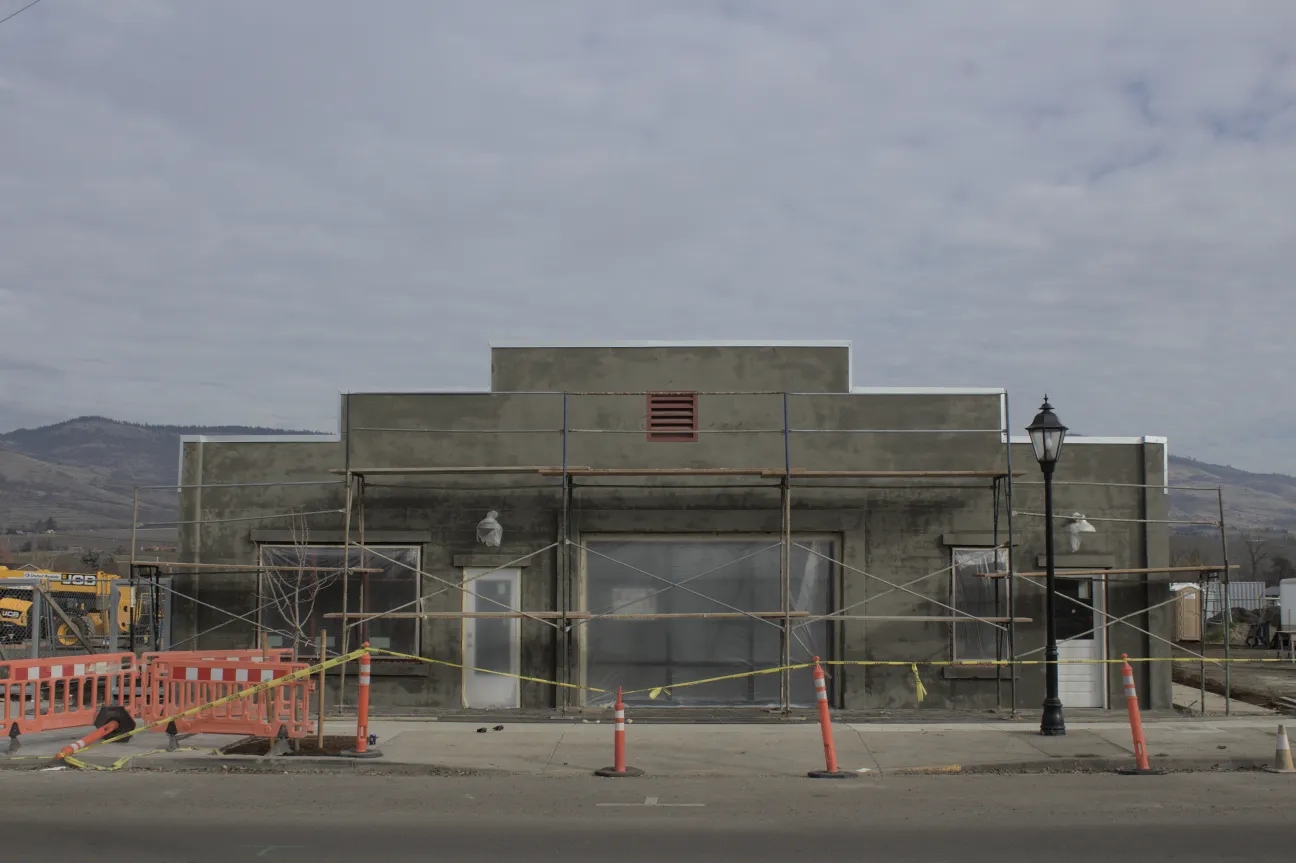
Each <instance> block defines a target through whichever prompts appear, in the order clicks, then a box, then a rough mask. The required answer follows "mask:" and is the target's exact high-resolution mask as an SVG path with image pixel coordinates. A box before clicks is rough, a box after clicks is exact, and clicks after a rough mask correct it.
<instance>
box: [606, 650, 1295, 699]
mask: <svg viewBox="0 0 1296 863" xmlns="http://www.w3.org/2000/svg"><path fill="white" fill-rule="evenodd" d="M1126 661H1128V662H1131V663H1136V662H1189V663H1193V664H1196V663H1198V662H1201V661H1202V660H1201V659H1198V658H1197V657H1177V656H1149V657H1142V658H1135V657H1131V658H1130V659H1129V660H1125V659H1059V660H1058V661H1057V664H1058V665H1112V664H1116V663H1124V662H1126ZM1205 661H1206V662H1217V663H1224V662H1239V663H1241V662H1286V663H1290V662H1291V660H1290V659H1259V658H1256V659H1251V658H1236V659H1232V658H1231V659H1210V658H1207V659H1206V660H1205ZM819 664H820V665H821V666H831V665H838V666H846V665H849V666H859V667H870V666H872V667H883V668H885V667H894V668H904V667H906V666H907V667H908V668H909V670H910V671H911V672H912V673H913V676H914V693H915V695H917V697H918V700H919V701H922V700H924V699H925V698H926V697H927V695H928V690H927V687H926V686H925V685H924V684H923V682H922V677H921V675H920V674H919V672H918V667H919V666H927V667H930V668H942V667H955V668H991V667H996V666H1009V665H1048V664H1050V663H1049V662H1048V661H1047V660H1043V659H1020V660H1017V661H1016V662H1013V661H1011V660H1007V659H975V660H973V659H953V660H939V659H931V660H919V661H917V662H915V661H913V660H908V659H821V660H820V661H819ZM813 665H814V663H812V662H802V663H798V664H796V665H777V666H773V667H771V668H758V669H756V670H755V671H740V672H738V673H736V674H725V675H722V676H720V677H706V678H703V679H701V680H687V681H684V682H683V683H671V684H669V685H666V686H654V687H649V688H645V689H630V690H626V691H625V692H623V693H622V695H642V694H644V693H647V695H648V698H649V699H650V700H656V699H657V698H659V697H661V696H662V695H663V694H665V695H670V694H671V692H672V691H674V690H676V689H683V688H685V687H688V686H702V685H703V684H707V683H718V682H719V681H722V680H739V679H741V678H744V677H755V676H757V675H762V674H778V673H780V672H783V671H797V670H799V669H802V668H810V667H812V666H813ZM600 691H601V690H600Z"/></svg>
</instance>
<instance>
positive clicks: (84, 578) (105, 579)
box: [0, 566, 148, 647]
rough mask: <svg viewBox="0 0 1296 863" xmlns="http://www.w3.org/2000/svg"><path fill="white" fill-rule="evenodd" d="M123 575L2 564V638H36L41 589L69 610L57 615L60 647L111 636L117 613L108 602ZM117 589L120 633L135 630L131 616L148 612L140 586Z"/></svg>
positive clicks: (13, 640) (9, 640)
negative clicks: (35, 616) (34, 595)
mask: <svg viewBox="0 0 1296 863" xmlns="http://www.w3.org/2000/svg"><path fill="white" fill-rule="evenodd" d="M120 579H121V576H119V575H115V574H113V573H111V572H54V571H53V570H48V569H9V568H7V567H3V566H0V643H5V642H7V643H10V644H12V643H16V642H23V641H27V640H28V639H30V638H31V613H32V608H33V606H34V605H35V603H34V601H33V599H32V593H33V592H34V591H35V590H37V589H38V588H39V589H40V590H42V591H44V593H45V595H46V596H48V597H49V598H50V599H51V600H52V601H53V602H54V603H55V604H56V605H57V606H58V607H59V610H61V611H62V612H63V613H62V614H57V615H56V620H57V626H56V628H55V634H54V637H55V639H56V640H57V641H58V644H59V646H60V647H75V646H76V645H77V644H78V643H79V642H80V641H81V639H82V638H85V639H91V638H99V639H103V638H107V637H108V627H109V625H110V621H111V617H112V614H111V609H110V608H109V606H108V603H109V602H110V601H111V600H110V598H111V597H112V596H113V593H114V591H113V587H114V585H115V584H116V582H117V581H118V580H120ZM116 594H117V635H118V636H121V635H129V634H130V626H131V620H132V619H134V620H136V621H141V620H143V619H144V618H145V616H146V615H147V614H148V611H147V610H146V609H145V608H144V607H143V604H142V603H141V602H140V597H139V595H138V592H137V591H136V589H135V588H133V587H129V586H125V585H123V586H122V587H121V589H120V590H118V591H116ZM132 609H134V614H133V615H132V613H131V610H132ZM73 627H75V630H74V629H73ZM78 635H79V636H80V637H78ZM112 646H113V647H116V644H113V645H112Z"/></svg>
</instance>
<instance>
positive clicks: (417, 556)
mask: <svg viewBox="0 0 1296 863" xmlns="http://www.w3.org/2000/svg"><path fill="white" fill-rule="evenodd" d="M256 546H257V565H258V566H260V567H261V569H260V570H258V571H257V582H256V601H257V608H256V625H257V628H258V629H260V628H261V627H262V626H263V618H262V615H263V613H264V612H265V610H266V603H264V602H263V601H262V584H261V579H262V578H263V577H264V569H265V568H266V565H265V558H264V557H262V551H263V550H264V549H266V548H292V547H293V544H292V543H284V542H258V543H257V544H256ZM303 547H305V548H336V549H339V550H342V549H345V548H346V544H345V543H341V542H308V543H303ZM351 547H352V548H355V549H358V548H360V546H358V545H356V544H355V543H352V544H351ZM369 547H371V548H375V549H384V550H385V549H401V548H408V549H412V550H413V551H414V566H416V567H417V568H418V569H419V570H420V571H421V570H422V569H423V546H421V545H419V544H418V543H401V542H394V543H381V544H378V543H373V544H371V545H370V546H369ZM344 553H345V552H344ZM393 565H395V564H393ZM400 568H401V569H404V567H400ZM409 575H410V577H411V578H413V579H414V599H415V601H416V602H415V608H419V609H421V608H422V607H423V605H422V603H421V602H417V601H418V600H421V599H422V598H423V576H422V575H421V574H420V573H419V572H414V571H411V572H410V573H409ZM345 610H346V609H343V611H345ZM348 623H349V621H348V620H347V619H346V618H338V631H339V632H341V631H342V630H343V628H345V627H346V626H347V624H348ZM341 643H342V642H341V640H339V641H338V644H339V645H341ZM357 646H358V645H357ZM412 652H413V654H414V655H415V656H422V655H423V621H422V620H415V621H414V650H413V651H412ZM374 658H376V659H378V660H379V661H381V659H382V657H381V656H378V657H374Z"/></svg>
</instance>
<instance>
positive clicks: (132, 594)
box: [127, 563, 139, 654]
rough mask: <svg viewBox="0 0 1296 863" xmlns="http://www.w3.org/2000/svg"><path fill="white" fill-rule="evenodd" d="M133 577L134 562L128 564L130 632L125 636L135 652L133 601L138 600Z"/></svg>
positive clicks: (137, 587)
mask: <svg viewBox="0 0 1296 863" xmlns="http://www.w3.org/2000/svg"><path fill="white" fill-rule="evenodd" d="M138 581H139V580H138V579H137V578H136V577H135V564H134V563H132V564H130V579H129V582H128V583H129V590H130V593H129V594H128V596H130V634H129V635H128V636H127V643H128V644H129V645H130V652H131V653H132V654H133V653H135V603H137V602H138V601H139V584H138Z"/></svg>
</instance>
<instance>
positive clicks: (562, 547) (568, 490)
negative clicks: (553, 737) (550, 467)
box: [554, 393, 572, 716]
mask: <svg viewBox="0 0 1296 863" xmlns="http://www.w3.org/2000/svg"><path fill="white" fill-rule="evenodd" d="M568 410H569V405H568V397H567V393H563V397H562V426H563V427H562V469H563V470H562V513H561V515H560V516H559V520H558V541H559V545H558V552H557V553H558V566H557V570H558V584H557V585H556V588H557V589H556V590H555V591H554V592H555V593H556V594H557V600H558V610H559V611H560V612H563V613H564V615H565V614H566V613H567V612H568V611H570V610H571V572H572V568H571V549H570V547H569V546H568V544H567V543H568V542H569V540H570V539H571V495H572V484H571V477H570V476H568V474H567V458H568V450H567V429H568V427H569V426H570V425H571V420H570V416H569V413H568ZM557 639H558V680H559V682H561V683H570V682H571V677H572V668H571V655H572V628H571V626H570V625H567V626H564V627H563V628H562V629H560V630H559V631H558V633H557ZM557 689H558V692H556V693H554V695H555V701H557V702H558V703H557V704H556V705H555V706H556V707H558V709H559V711H560V712H561V714H562V715H563V716H567V714H568V711H569V710H570V708H571V706H572V704H571V687H570V686H559V687H557Z"/></svg>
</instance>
